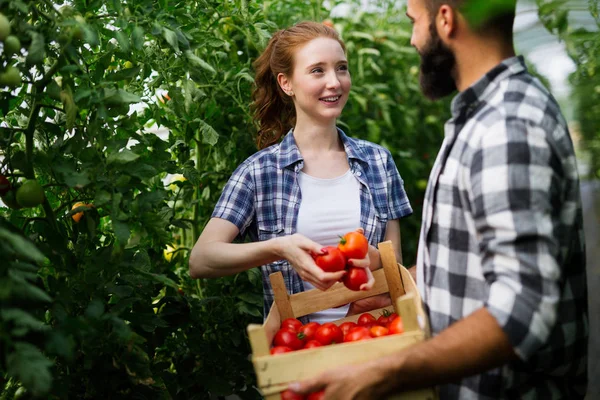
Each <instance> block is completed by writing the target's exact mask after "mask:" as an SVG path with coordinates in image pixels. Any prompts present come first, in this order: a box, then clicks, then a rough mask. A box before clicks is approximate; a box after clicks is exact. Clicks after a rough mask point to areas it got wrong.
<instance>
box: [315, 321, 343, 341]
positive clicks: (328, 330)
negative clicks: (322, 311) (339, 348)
mask: <svg viewBox="0 0 600 400" xmlns="http://www.w3.org/2000/svg"><path fill="white" fill-rule="evenodd" d="M315 339H316V340H318V341H319V342H320V343H321V344H322V345H323V346H327V345H328V344H332V343H342V341H343V340H344V334H343V333H342V330H341V329H340V327H339V326H337V325H336V324H334V323H333V322H327V323H325V324H323V325H321V326H320V327H319V329H317V332H315Z"/></svg>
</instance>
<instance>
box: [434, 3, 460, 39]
mask: <svg viewBox="0 0 600 400" xmlns="http://www.w3.org/2000/svg"><path fill="white" fill-rule="evenodd" d="M458 19H459V15H458V12H457V11H456V10H454V9H453V8H452V7H450V6H449V5H447V4H442V6H441V7H440V9H439V10H438V13H437V15H436V18H435V23H436V27H437V30H438V34H439V36H440V37H441V38H442V39H444V41H446V40H447V39H450V38H452V37H454V36H455V35H456V31H457V28H458Z"/></svg>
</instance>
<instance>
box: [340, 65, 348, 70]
mask: <svg viewBox="0 0 600 400" xmlns="http://www.w3.org/2000/svg"><path fill="white" fill-rule="evenodd" d="M339 70H340V71H348V66H347V65H340V67H339Z"/></svg>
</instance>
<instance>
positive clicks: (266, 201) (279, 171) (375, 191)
mask: <svg viewBox="0 0 600 400" xmlns="http://www.w3.org/2000/svg"><path fill="white" fill-rule="evenodd" d="M338 133H339V135H340V138H341V140H342V142H343V144H344V149H345V151H346V154H347V156H348V163H349V165H350V170H351V172H352V174H353V175H354V176H355V177H356V179H357V180H358V182H359V183H360V204H361V207H360V208H361V212H360V222H361V227H362V228H363V229H364V230H365V235H366V237H367V239H368V240H369V243H371V244H372V245H376V244H377V243H379V242H381V241H382V240H383V238H384V236H385V229H386V224H387V222H388V221H389V220H393V219H398V218H401V217H405V216H407V215H410V214H412V208H411V206H410V203H409V201H408V198H407V197H406V193H405V191H404V185H403V181H402V178H401V177H400V174H399V173H398V169H397V168H396V164H395V163H394V160H393V159H392V155H391V154H390V152H389V151H388V150H386V149H384V148H383V147H381V146H378V145H375V144H373V143H370V142H367V141H364V140H357V139H353V138H350V137H348V136H346V134H345V133H344V132H343V131H342V130H341V129H338ZM303 167H304V161H303V159H302V155H301V154H300V151H299V150H298V147H297V146H296V141H295V140H294V135H293V134H292V131H290V132H289V133H288V134H287V135H286V136H285V137H284V139H283V140H282V141H281V143H279V144H276V145H273V146H270V147H268V148H266V149H264V150H261V151H259V152H257V153H255V154H254V155H252V156H250V157H249V158H248V159H247V160H246V161H244V162H243V163H242V164H241V165H240V166H239V167H238V168H237V169H236V170H235V171H234V173H233V175H232V176H231V178H230V179H229V181H228V182H227V184H226V185H225V188H224V189H223V193H222V194H221V197H220V199H219V201H218V203H217V205H216V206H215V209H214V211H213V214H212V216H213V217H214V218H222V219H225V220H227V221H230V222H231V223H233V224H234V225H235V226H237V227H238V229H239V230H240V235H245V234H249V235H250V237H251V238H252V240H255V241H256V240H258V241H263V240H269V239H272V238H275V237H279V236H286V235H292V234H294V233H295V232H296V222H297V218H298V209H299V207H300V202H301V201H302V194H301V193H300V186H299V184H298V174H299V173H300V171H301V170H302V168H303ZM343 233H345V232H341V234H343ZM261 269H262V277H263V280H262V281H263V289H264V294H265V302H264V311H265V314H264V315H265V317H266V315H267V313H268V311H269V309H270V308H271V304H272V303H273V290H272V288H271V284H270V282H269V275H270V274H272V273H273V272H277V271H281V272H282V274H283V278H284V281H285V284H286V286H287V289H288V292H289V293H291V294H294V293H299V292H302V291H304V285H303V283H302V279H301V278H300V276H299V275H298V274H297V273H296V271H295V270H294V269H293V268H292V267H291V266H290V264H289V263H288V262H287V260H279V261H276V262H274V263H271V264H267V265H263V266H262V267H261Z"/></svg>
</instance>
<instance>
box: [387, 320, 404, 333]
mask: <svg viewBox="0 0 600 400" xmlns="http://www.w3.org/2000/svg"><path fill="white" fill-rule="evenodd" d="M403 332H404V325H403V324H402V317H396V318H395V319H394V320H393V321H392V322H390V335H393V334H396V333H403Z"/></svg>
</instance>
